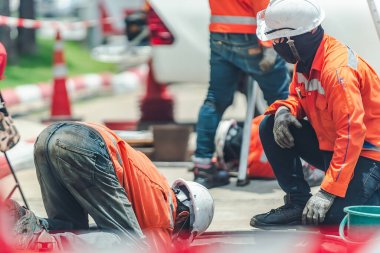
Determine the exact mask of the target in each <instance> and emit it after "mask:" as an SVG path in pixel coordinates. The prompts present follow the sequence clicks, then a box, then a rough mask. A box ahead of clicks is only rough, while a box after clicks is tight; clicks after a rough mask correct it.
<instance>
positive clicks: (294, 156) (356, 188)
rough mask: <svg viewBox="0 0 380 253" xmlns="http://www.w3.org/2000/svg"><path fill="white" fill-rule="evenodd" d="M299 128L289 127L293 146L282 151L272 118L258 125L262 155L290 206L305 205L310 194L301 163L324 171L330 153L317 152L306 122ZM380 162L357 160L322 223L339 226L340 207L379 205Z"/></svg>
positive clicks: (268, 117) (313, 136) (309, 127)
mask: <svg viewBox="0 0 380 253" xmlns="http://www.w3.org/2000/svg"><path fill="white" fill-rule="evenodd" d="M300 122H301V124H302V128H299V129H298V128H295V127H291V128H290V130H291V133H292V134H293V137H294V143H295V146H294V147H293V148H291V149H283V148H281V147H280V146H278V145H277V143H276V142H275V140H274V136H273V124H274V116H273V115H269V116H267V117H265V118H264V120H263V121H262V122H261V124H260V139H261V142H262V145H263V148H264V152H265V155H266V156H267V158H268V161H269V163H270V165H271V166H272V168H273V171H274V173H275V175H276V178H277V180H278V183H279V185H280V187H281V189H282V190H283V191H284V192H285V193H286V194H289V196H290V200H291V202H292V203H294V204H297V205H300V206H305V205H306V202H307V201H308V200H309V198H310V196H311V193H310V187H309V185H308V184H307V182H306V181H305V179H304V176H303V172H302V165H301V160H300V158H302V159H303V160H305V161H306V162H308V163H310V164H311V165H313V166H315V167H317V168H318V169H321V170H324V171H326V170H327V169H328V167H329V165H330V161H331V159H332V155H333V152H331V151H322V150H320V149H319V144H318V139H317V136H316V134H315V132H314V129H313V128H312V126H311V125H310V123H309V122H308V121H306V120H301V121H300ZM379 189H380V162H379V161H375V160H372V159H369V158H366V157H362V156H360V157H359V160H358V162H357V164H356V167H355V173H354V176H353V178H352V179H351V181H350V184H349V185H348V189H347V193H346V196H345V197H344V198H341V197H336V198H335V200H334V203H333V205H332V206H331V208H330V210H329V211H328V213H327V215H326V218H325V221H324V223H325V224H338V223H340V221H341V220H342V219H343V217H344V215H345V214H344V212H343V208H344V207H346V206H352V205H380V190H379Z"/></svg>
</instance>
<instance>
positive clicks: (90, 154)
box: [34, 122, 145, 248]
mask: <svg viewBox="0 0 380 253" xmlns="http://www.w3.org/2000/svg"><path fill="white" fill-rule="evenodd" d="M34 162H35V165H36V169H37V177H38V181H39V184H40V187H41V192H42V198H43V202H44V205H45V209H46V212H47V215H48V219H45V220H42V223H43V224H45V225H46V226H47V229H48V231H49V232H54V231H63V230H64V231H67V230H70V231H79V234H80V235H77V234H73V233H56V234H54V233H52V234H54V236H56V237H57V239H59V240H58V242H61V241H64V242H67V243H68V247H72V246H74V247H75V246H76V245H78V244H92V245H93V246H94V247H98V248H104V247H105V248H108V247H109V246H110V245H116V246H117V245H118V244H120V242H123V244H126V243H127V244H128V245H136V244H139V245H141V243H142V242H144V238H145V237H144V235H143V233H142V231H141V228H140V226H139V224H138V222H137V218H136V215H135V213H134V211H133V209H132V205H131V202H130V201H129V200H128V196H127V195H126V192H125V190H124V188H123V187H122V186H121V185H120V183H119V181H118V179H117V177H116V174H115V171H114V167H113V164H112V161H111V159H110V156H109V154H108V150H107V147H106V144H105V143H104V141H103V139H102V137H101V135H100V134H99V133H98V132H97V131H95V130H94V129H92V128H91V127H88V126H86V125H83V124H79V123H73V122H60V123H54V124H52V125H50V126H49V127H47V128H46V129H45V130H44V131H43V132H42V133H41V134H40V135H39V137H38V139H37V141H36V143H35V151H34ZM88 215H90V216H91V217H92V218H93V219H94V221H95V223H96V225H97V228H98V229H99V230H98V231H93V232H90V233H89V232H88V230H89V221H88ZM83 231H86V233H85V234H81V232H83ZM102 235H104V236H102ZM101 238H105V240H101ZM70 243H72V244H73V245H70ZM63 246H64V245H63Z"/></svg>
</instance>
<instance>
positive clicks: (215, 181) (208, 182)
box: [194, 163, 230, 189]
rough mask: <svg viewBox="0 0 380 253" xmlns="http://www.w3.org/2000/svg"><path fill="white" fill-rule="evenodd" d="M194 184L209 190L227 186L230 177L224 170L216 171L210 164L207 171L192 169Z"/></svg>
mask: <svg viewBox="0 0 380 253" xmlns="http://www.w3.org/2000/svg"><path fill="white" fill-rule="evenodd" d="M194 182H196V183H198V184H201V185H203V186H204V187H206V188H207V189H210V188H213V187H218V186H223V185H227V184H229V183H230V176H229V174H228V172H227V171H226V170H223V169H218V168H217V167H216V166H215V164H214V163H212V164H211V166H210V168H207V169H205V168H199V167H196V166H195V167H194Z"/></svg>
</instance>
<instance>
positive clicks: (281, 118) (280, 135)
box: [273, 106, 302, 148]
mask: <svg viewBox="0 0 380 253" xmlns="http://www.w3.org/2000/svg"><path fill="white" fill-rule="evenodd" d="M291 125H293V126H295V127H297V128H301V127H302V125H301V123H300V122H299V121H298V120H297V119H296V117H294V116H293V115H292V114H291V113H290V112H289V109H288V108H286V107H284V106H281V107H280V108H279V109H278V110H277V112H276V115H275V117H274V126H273V135H274V140H275V141H276V143H277V144H278V145H279V146H280V147H281V148H292V147H294V138H293V135H292V134H291V133H290V131H289V126H291Z"/></svg>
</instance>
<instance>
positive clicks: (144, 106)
mask: <svg viewBox="0 0 380 253" xmlns="http://www.w3.org/2000/svg"><path fill="white" fill-rule="evenodd" d="M148 65H149V72H148V78H147V84H146V85H147V86H146V92H145V95H144V96H143V98H142V99H141V100H140V112H141V117H140V121H139V124H148V123H166V122H174V116H173V111H174V110H173V107H174V100H173V97H172V95H171V94H170V93H169V91H168V90H167V88H166V84H162V83H158V82H157V80H156V79H155V78H154V75H153V71H152V62H151V61H149V62H148Z"/></svg>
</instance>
